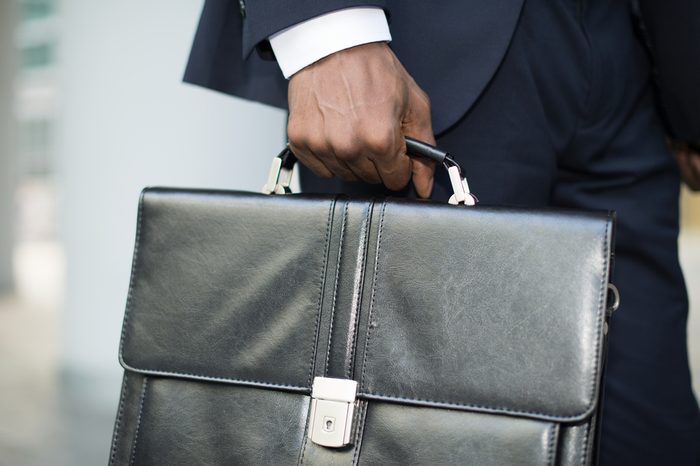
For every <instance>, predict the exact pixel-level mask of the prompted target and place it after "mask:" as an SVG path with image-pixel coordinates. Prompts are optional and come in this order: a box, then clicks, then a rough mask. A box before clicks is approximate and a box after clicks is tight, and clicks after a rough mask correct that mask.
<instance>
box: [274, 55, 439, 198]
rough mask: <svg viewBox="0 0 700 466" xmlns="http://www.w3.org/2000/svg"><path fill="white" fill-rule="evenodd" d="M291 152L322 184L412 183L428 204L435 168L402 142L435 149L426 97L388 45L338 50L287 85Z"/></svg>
mask: <svg viewBox="0 0 700 466" xmlns="http://www.w3.org/2000/svg"><path fill="white" fill-rule="evenodd" d="M287 136H288V138H289V145H290V148H291V149H292V152H294V154H295V155H296V156H297V157H298V158H299V160H300V161H301V162H302V163H304V165H306V166H307V167H309V168H310V169H311V170H312V171H313V172H314V173H316V174H317V175H319V176H322V177H325V178H330V177H333V176H338V177H340V178H343V179H345V180H348V181H357V180H362V181H365V182H367V183H383V184H384V185H385V186H386V187H388V188H389V189H392V190H399V189H402V188H404V187H405V186H406V185H407V184H408V182H409V181H410V180H411V178H412V179H413V184H414V186H415V188H416V192H417V194H418V195H419V196H421V197H428V196H430V192H431V191H432V188H433V174H434V172H435V164H434V162H432V161H428V160H425V159H417V158H414V159H411V158H409V157H408V156H407V155H406V145H405V143H404V139H403V138H404V136H411V137H413V138H416V139H419V140H422V141H425V142H428V143H430V144H435V137H434V135H433V129H432V125H431V121H430V101H429V99H428V96H427V95H426V94H425V92H423V91H422V90H421V89H420V88H419V87H418V85H417V84H416V83H415V81H414V80H413V78H411V76H410V75H409V74H408V73H407V72H406V70H405V69H404V67H403V66H402V65H401V63H400V62H399V60H398V59H397V58H396V56H395V55H394V53H393V52H392V51H391V49H390V48H389V47H388V45H386V44H385V43H383V42H375V43H370V44H365V45H360V46H357V47H353V48H350V49H346V50H341V51H339V52H336V53H334V54H332V55H329V56H327V57H326V58H324V59H322V60H319V61H318V62H316V63H314V64H312V65H309V66H307V67H306V68H304V69H302V70H301V71H299V72H298V73H296V74H295V75H293V76H292V77H291V79H290V81H289V123H288V126H287Z"/></svg>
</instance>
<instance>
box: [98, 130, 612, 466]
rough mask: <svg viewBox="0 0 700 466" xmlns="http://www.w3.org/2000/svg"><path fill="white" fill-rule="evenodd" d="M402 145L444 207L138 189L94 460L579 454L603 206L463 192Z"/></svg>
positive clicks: (594, 361) (602, 283)
mask: <svg viewBox="0 0 700 466" xmlns="http://www.w3.org/2000/svg"><path fill="white" fill-rule="evenodd" d="M409 143H410V144H409V145H410V148H411V150H412V152H415V153H420V154H422V155H428V156H431V157H433V158H435V159H437V160H439V161H440V162H441V164H443V165H444V166H445V167H446V168H448V169H449V170H450V174H451V176H452V180H453V187H454V188H455V196H453V198H452V202H453V203H457V204H459V205H448V204H441V203H434V202H427V201H411V200H400V199H358V198H349V197H343V196H336V197H330V196H312V195H283V196H280V195H264V194H254V193H246V192H227V191H196V190H183V189H164V188H151V189H146V190H145V191H144V192H143V195H142V198H141V202H140V205H139V215H138V229H137V234H136V247H135V251H134V260H133V270H132V276H131V285H130V289H129V296H128V302H127V307H126V314H125V317H124V327H123V334H122V341H121V348H120V352H119V358H120V361H121V364H122V366H123V367H124V369H125V372H124V382H123V386H122V391H121V400H120V403H119V409H118V414H117V419H116V425H115V429H114V438H113V445H112V449H111V456H110V464H113V465H124V464H138V465H169V466H171V465H232V464H240V465H293V464H314V465H328V464H338V465H340V464H360V465H386V464H396V465H407V464H424V465H438V464H445V465H448V464H449V465H452V464H472V465H499V466H503V465H549V464H557V465H574V464H575V465H580V464H589V463H591V462H593V461H594V458H595V443H596V440H595V439H596V426H597V423H598V422H597V421H598V420H599V408H600V404H601V381H602V376H603V372H604V371H603V367H604V359H605V358H604V355H605V346H606V334H607V321H608V317H609V313H610V309H611V308H612V307H613V306H612V305H611V306H608V304H607V303H608V294H611V296H612V293H610V291H609V290H613V289H614V288H612V287H609V285H608V280H609V273H610V268H611V241H612V236H613V217H612V216H611V215H609V214H607V213H602V214H599V213H580V212H567V211H554V210H541V211H533V210H522V209H508V208H496V207H482V206H478V207H469V206H465V205H464V204H473V203H474V202H473V197H472V196H471V195H470V194H469V192H468V187H467V185H466V182H464V181H463V179H462V178H461V175H460V172H459V168H458V167H457V166H456V165H455V164H454V163H453V162H452V161H451V159H449V157H446V156H445V154H443V153H440V152H439V151H437V150H432V151H431V150H430V149H429V148H426V147H425V146H422V145H420V144H418V143H414V142H413V141H409ZM275 161H276V164H275V167H274V168H273V171H272V173H271V180H270V181H269V183H268V185H266V191H267V192H278V193H283V192H286V191H287V190H288V188H287V186H288V181H289V175H290V171H291V161H292V156H291V155H290V154H289V153H283V154H282V155H281V156H280V157H278V158H277V159H275ZM611 301H612V299H611Z"/></svg>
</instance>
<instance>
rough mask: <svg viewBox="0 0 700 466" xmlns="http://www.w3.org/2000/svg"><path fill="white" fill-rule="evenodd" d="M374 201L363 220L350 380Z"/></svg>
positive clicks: (347, 371) (348, 368) (348, 366)
mask: <svg viewBox="0 0 700 466" xmlns="http://www.w3.org/2000/svg"><path fill="white" fill-rule="evenodd" d="M374 205H375V203H374V201H372V202H370V203H369V204H368V205H367V207H366V210H365V212H366V213H365V217H364V219H363V223H362V224H363V226H362V228H361V235H362V241H361V245H360V248H359V249H358V251H359V252H358V254H359V260H360V275H359V276H360V279H359V283H358V284H357V290H356V293H357V299H356V300H355V303H354V309H352V315H351V318H352V319H353V325H352V329H351V335H350V354H349V355H347V359H346V361H345V377H347V378H348V379H350V378H353V375H354V369H355V352H356V350H357V332H358V331H359V328H358V327H359V325H360V310H361V309H362V292H363V290H364V283H365V280H364V277H365V272H366V268H367V252H368V247H369V233H370V228H371V225H372V213H373V212H374Z"/></svg>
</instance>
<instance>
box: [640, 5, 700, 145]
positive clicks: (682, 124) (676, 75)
mask: <svg viewBox="0 0 700 466" xmlns="http://www.w3.org/2000/svg"><path fill="white" fill-rule="evenodd" d="M639 6H640V12H641V14H642V20H643V22H644V27H645V29H646V33H647V39H648V43H649V48H650V51H651V55H652V59H653V61H654V70H655V79H656V84H657V86H658V90H659V103H660V106H661V111H662V113H663V116H664V117H665V120H666V124H667V126H668V129H669V132H670V133H671V136H672V137H674V138H676V139H680V140H683V141H687V142H689V143H691V144H693V145H695V146H697V147H700V2H699V1H697V0H666V1H663V2H661V1H658V0H640V2H639Z"/></svg>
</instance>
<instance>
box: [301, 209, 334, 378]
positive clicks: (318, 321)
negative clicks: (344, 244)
mask: <svg viewBox="0 0 700 466" xmlns="http://www.w3.org/2000/svg"><path fill="white" fill-rule="evenodd" d="M336 200H337V197H334V198H333V199H332V200H331V202H330V203H329V206H328V218H327V219H326V239H325V245H324V247H323V251H324V252H323V264H322V266H321V278H320V283H319V290H318V310H317V311H316V323H315V324H314V336H313V340H312V341H311V363H310V364H309V377H308V379H307V381H306V386H307V387H309V388H310V387H311V381H312V380H313V377H314V366H315V362H316V351H318V334H319V326H320V324H321V310H322V307H323V290H324V288H325V284H326V274H327V272H328V270H327V267H328V254H329V253H330V251H329V249H330V237H331V227H332V225H333V211H334V210H335V204H336Z"/></svg>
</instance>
